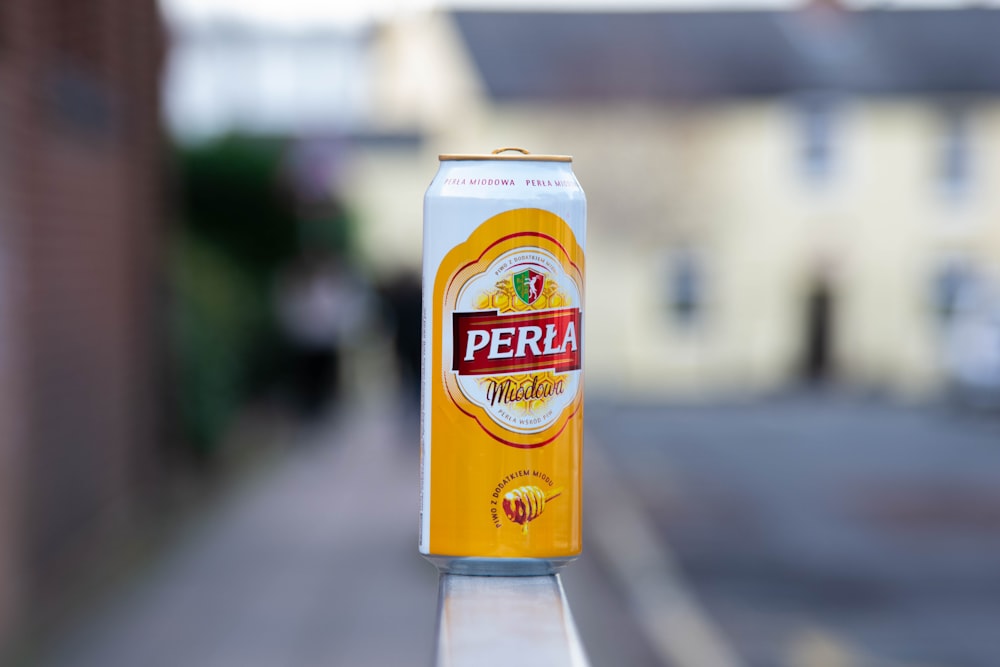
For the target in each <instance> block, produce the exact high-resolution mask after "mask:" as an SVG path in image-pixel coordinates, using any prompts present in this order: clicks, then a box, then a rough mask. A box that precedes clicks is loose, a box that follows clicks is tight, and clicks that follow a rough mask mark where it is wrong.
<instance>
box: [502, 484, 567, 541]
mask: <svg viewBox="0 0 1000 667" xmlns="http://www.w3.org/2000/svg"><path fill="white" fill-rule="evenodd" d="M562 492H563V490H562V487H557V488H555V489H552V491H551V492H550V493H549V494H548V495H547V496H546V495H545V491H543V490H541V489H540V488H538V487H537V486H520V487H518V488H516V489H513V490H512V491H508V492H507V493H506V495H504V497H503V511H504V514H506V515H507V519H508V520H510V521H512V522H514V523H516V524H519V525H521V533H522V534H523V535H527V534H528V522H529V521H534V520H535V519H537V518H538V517H539V516H540V515H541V513H542V512H543V511H544V510H545V503H546V502H547V501H549V500H552V499H553V498H557V497H558V496H559V495H560V494H562Z"/></svg>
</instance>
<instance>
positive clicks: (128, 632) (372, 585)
mask: <svg viewBox="0 0 1000 667" xmlns="http://www.w3.org/2000/svg"><path fill="white" fill-rule="evenodd" d="M346 412H347V411H345V413H346ZM413 431H414V432H413V433H412V434H409V433H406V434H404V433H403V432H402V428H400V424H399V423H398V422H397V421H396V420H394V419H391V418H390V419H386V415H385V414H384V413H383V414H381V415H376V414H373V413H372V411H371V409H370V408H359V411H357V412H354V413H353V414H344V415H343V416H342V418H341V420H340V423H339V425H337V426H333V427H331V428H329V429H327V430H325V431H323V432H322V433H318V434H316V436H315V437H314V438H311V440H315V441H313V442H302V443H299V444H298V447H297V448H296V449H295V450H294V451H293V452H291V453H290V454H289V456H288V458H287V460H282V461H280V462H279V463H278V464H277V467H276V468H275V469H273V470H270V471H265V472H263V473H262V474H260V475H258V476H257V477H256V478H255V479H253V480H250V481H249V482H247V484H246V485H245V486H243V487H241V488H238V489H236V490H235V491H234V493H233V494H232V496H230V497H228V498H227V499H226V500H225V501H224V502H223V503H222V504H221V506H218V507H215V508H212V509H211V510H210V511H209V514H208V516H206V517H204V518H202V519H200V520H197V521H196V525H194V526H192V527H191V529H190V530H189V531H188V532H187V533H186V534H185V535H184V537H183V539H182V540H181V541H180V543H179V544H176V545H175V546H173V547H171V548H170V549H168V551H167V553H165V554H163V555H162V557H161V558H159V559H158V560H157V561H156V562H155V563H153V564H152V565H151V566H150V568H149V569H148V571H147V572H146V573H145V574H144V575H143V577H142V578H141V579H140V580H139V581H138V582H136V584H135V585H134V586H132V588H131V589H130V590H127V591H124V592H123V593H122V594H121V595H120V596H118V597H117V598H116V599H112V600H109V601H108V602H107V603H106V604H105V608H103V609H100V610H97V611H96V612H95V613H94V614H93V615H92V616H91V617H90V618H89V619H87V620H86V621H84V622H83V623H82V625H80V626H79V627H77V628H75V629H74V630H73V631H72V632H71V633H70V635H69V636H66V637H64V638H62V639H61V640H59V641H58V642H57V643H56V644H55V645H54V646H52V647H50V648H51V650H50V651H49V652H48V653H47V654H46V655H44V656H43V657H42V660H41V661H40V663H39V667H140V666H141V667H321V666H322V667H329V666H331V665H386V666H389V665H413V664H417V665H419V664H428V663H429V661H430V655H431V648H432V645H433V633H434V623H435V613H436V603H437V573H436V572H435V570H434V568H433V567H432V566H431V565H429V564H428V563H426V562H425V561H423V560H422V559H421V558H420V557H419V556H418V555H417V547H416V544H417V534H416V533H417V488H418V478H417V470H418V458H419V454H418V444H417V436H416V426H415V424H414V425H413ZM404 438H405V439H406V440H407V441H406V442H404V441H403V440H404Z"/></svg>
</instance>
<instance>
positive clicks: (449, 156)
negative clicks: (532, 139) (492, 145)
mask: <svg viewBox="0 0 1000 667" xmlns="http://www.w3.org/2000/svg"><path fill="white" fill-rule="evenodd" d="M508 151H515V152H514V153H513V154H508V153H507V152H508ZM438 160H440V161H441V162H452V161H463V160H465V161H471V160H513V161H515V162H572V161H573V156H572V155H542V154H540V153H531V152H529V151H526V150H525V149H523V148H516V147H513V146H508V147H504V148H497V149H496V150H494V151H493V152H492V153H442V154H440V155H438Z"/></svg>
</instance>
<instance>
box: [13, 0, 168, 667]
mask: <svg viewBox="0 0 1000 667" xmlns="http://www.w3.org/2000/svg"><path fill="white" fill-rule="evenodd" d="M162 46H163V38H162V34H161V31H160V23H159V19H158V14H157V9H156V4H155V2H153V1H152V0H144V1H136V0H93V1H87V2H83V1H80V0H13V1H7V2H4V3H2V5H0V91H3V94H2V97H0V654H2V652H3V647H4V645H5V644H6V643H7V642H9V641H10V640H11V638H12V637H13V633H14V631H15V630H17V629H19V628H20V629H23V628H24V626H25V625H27V623H28V622H30V621H31V620H33V619H37V618H38V616H39V615H40V614H41V613H43V612H45V611H46V609H47V607H49V606H51V603H53V601H59V600H65V599H66V597H67V596H69V595H71V590H72V589H71V586H70V583H69V582H71V581H73V572H74V567H76V565H77V564H78V563H80V562H84V561H86V560H87V558H88V556H90V555H92V554H93V552H94V550H95V546H96V545H98V544H101V543H106V539H107V538H108V536H109V535H113V534H115V532H116V531H117V530H118V529H119V528H120V527H121V526H122V525H123V524H124V523H126V522H128V520H129V518H130V513H131V511H132V510H133V509H134V508H135V506H136V501H137V499H138V498H140V497H142V496H143V495H144V494H146V493H147V491H146V485H147V484H148V482H149V481H150V480H151V479H152V476H151V469H152V468H151V466H150V463H151V461H152V459H153V457H154V456H155V451H154V447H155V445H156V438H155V437H154V434H153V430H154V423H155V422H156V416H155V410H156V407H155V405H156V401H155V393H156V389H155V387H156V371H155V368H154V367H153V364H154V362H153V359H154V358H155V356H154V354H153V353H152V352H153V351H154V350H158V348H157V345H158V341H159V340H160V339H161V338H162V336H163V334H162V333H161V332H160V331H159V330H158V328H157V327H156V326H155V324H156V322H155V310H154V308H155V307H156V306H155V302H154V300H153V298H152V297H153V296H154V291H155V289H156V288H157V285H156V283H155V277H156V272H155V271H154V266H155V265H156V261H155V252H156V250H155V242H156V240H157V238H158V237H159V235H160V234H161V232H162V229H161V225H162V224H163V221H164V216H163V210H162V201H161V195H162V192H161V178H162V173H161V169H160V167H161V165H160V155H161V133H160V131H159V114H160V109H159V69H160V60H161V51H162ZM0 660H2V658H0Z"/></svg>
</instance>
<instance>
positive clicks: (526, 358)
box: [452, 308, 581, 375]
mask: <svg viewBox="0 0 1000 667" xmlns="http://www.w3.org/2000/svg"><path fill="white" fill-rule="evenodd" d="M452 317H453V320H452V325H453V331H454V336H453V338H452V340H453V344H454V350H453V355H452V370H454V371H457V372H458V374H459V375H499V374H503V373H526V372H530V371H536V370H543V369H551V370H553V371H556V372H559V373H561V372H566V371H574V370H578V369H579V368H580V366H581V363H580V361H581V355H580V309H579V308H563V309H561V310H549V311H542V312H530V313H522V314H518V315H500V314H499V313H498V312H497V311H488V312H487V311H480V312H472V313H453V314H452Z"/></svg>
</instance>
